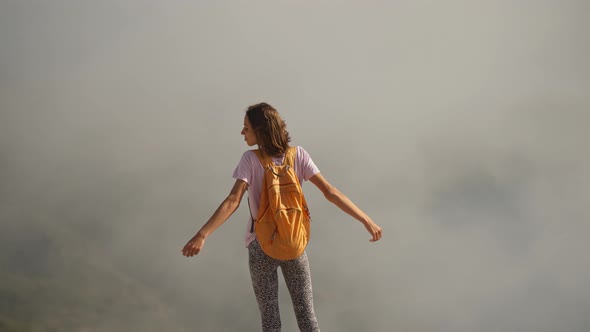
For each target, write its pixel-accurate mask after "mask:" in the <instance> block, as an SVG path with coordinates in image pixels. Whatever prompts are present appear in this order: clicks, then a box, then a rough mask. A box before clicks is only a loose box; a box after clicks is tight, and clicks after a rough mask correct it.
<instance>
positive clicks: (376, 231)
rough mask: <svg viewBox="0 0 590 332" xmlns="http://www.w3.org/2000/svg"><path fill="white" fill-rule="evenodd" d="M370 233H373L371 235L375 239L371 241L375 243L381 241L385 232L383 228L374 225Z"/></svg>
mask: <svg viewBox="0 0 590 332" xmlns="http://www.w3.org/2000/svg"><path fill="white" fill-rule="evenodd" d="M369 232H370V233H371V235H373V238H372V239H370V240H369V241H371V242H375V241H379V240H381V237H382V235H383V231H382V230H381V227H379V226H377V225H376V224H373V225H371V228H370V229H369Z"/></svg>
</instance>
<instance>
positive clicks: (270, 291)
mask: <svg viewBox="0 0 590 332" xmlns="http://www.w3.org/2000/svg"><path fill="white" fill-rule="evenodd" d="M286 127H287V126H286V124H285V122H284V121H283V120H282V119H281V117H280V116H279V113H278V112H277V111H276V110H275V109H274V108H273V107H272V106H270V105H269V104H267V103H260V104H256V105H252V106H250V107H248V110H247V111H246V116H245V117H244V128H243V129H242V133H241V134H242V135H244V140H245V141H246V144H247V145H248V146H253V145H258V147H259V149H260V150H261V152H262V153H263V154H265V155H267V156H270V157H271V158H272V160H273V162H274V163H275V164H276V165H281V164H282V163H283V160H284V156H285V151H286V150H287V148H288V147H289V142H290V137H289V133H288V132H287V130H286ZM293 166H294V167H293V168H294V170H295V173H296V174H297V177H298V179H299V182H300V183H301V182H303V181H307V180H309V181H311V183H313V184H314V185H315V186H316V187H318V189H319V190H320V191H321V192H322V193H323V194H324V196H325V197H326V199H328V200H329V201H330V202H332V203H334V204H335V205H336V206H338V207H339V208H340V209H342V210H343V211H344V212H346V213H347V214H349V215H350V216H352V217H354V218H355V219H357V220H358V221H360V222H361V223H362V224H363V225H364V226H365V228H366V229H367V231H368V232H369V234H371V239H370V241H371V242H374V241H378V240H379V239H381V234H382V231H381V227H379V226H378V225H377V224H375V223H374V222H373V220H371V218H370V217H369V216H367V215H366V214H365V213H364V212H363V211H361V209H359V208H358V207H357V206H356V205H355V204H354V203H353V202H352V201H350V199H348V198H347V197H346V196H345V195H344V194H343V193H341V192H340V191H339V190H338V189H336V188H335V187H333V186H332V185H330V183H329V182H328V181H327V180H326V179H325V178H324V177H323V176H322V175H321V174H320V171H319V169H318V168H317V167H316V165H315V164H314V162H313V161H312V159H311V157H310V156H309V154H308V153H307V152H306V151H305V150H304V149H303V148H302V147H297V153H296V157H295V163H294V165H293ZM263 176H264V169H263V167H262V164H261V163H260V161H259V159H258V157H257V156H256V154H255V153H254V151H253V150H248V151H246V152H245V153H244V154H243V155H242V158H241V159H240V162H239V163H238V165H237V166H236V169H235V170H234V173H233V178H235V179H236V182H235V184H234V186H233V188H232V190H231V192H230V193H229V196H227V198H226V199H225V200H224V201H223V202H222V203H221V205H220V206H219V208H218V209H217V210H216V211H215V213H214V214H213V216H212V217H211V218H210V219H209V220H208V221H207V222H206V223H205V225H203V227H201V229H200V230H199V231H198V232H197V234H195V236H193V237H192V238H191V239H190V240H189V241H188V243H187V244H186V245H185V246H184V248H183V249H182V253H183V255H184V256H187V257H192V256H194V255H197V254H198V253H199V252H200V251H201V249H202V248H203V245H204V244H205V240H206V239H207V237H208V236H209V235H211V233H213V232H214V231H215V230H216V229H217V227H219V226H221V224H223V223H224V222H225V221H226V220H227V219H228V218H229V217H230V216H231V215H232V213H233V212H234V211H235V210H236V209H237V208H238V206H239V205H240V202H241V200H242V196H243V195H244V192H246V190H248V191H249V195H248V199H249V205H250V208H251V211H250V212H251V216H256V215H257V213H258V208H259V203H260V193H261V189H262V188H261V187H262V179H263ZM248 219H249V220H248V225H247V231H246V239H245V242H246V247H247V248H248V257H249V267H250V276H251V278H252V286H253V287H254V294H255V295H256V300H257V302H258V307H259V309H260V315H261V318H262V331H280V329H281V319H280V315H279V300H278V288H279V286H278V274H277V269H278V267H279V266H280V267H281V271H282V273H283V277H284V278H285V283H286V285H287V288H288V289H289V293H290V294H291V300H292V302H293V308H294V310H295V316H296V318H297V324H298V325H299V329H300V330H301V331H319V326H318V322H317V319H316V317H315V313H314V310H313V297H312V288H311V278H310V273H309V262H308V260H307V254H306V253H305V251H304V252H303V254H301V256H299V257H298V258H296V259H293V260H277V259H274V258H271V257H269V256H268V255H266V254H265V253H264V251H262V249H261V248H260V244H259V243H258V241H257V240H256V233H255V232H251V224H252V218H251V217H250V218H248Z"/></svg>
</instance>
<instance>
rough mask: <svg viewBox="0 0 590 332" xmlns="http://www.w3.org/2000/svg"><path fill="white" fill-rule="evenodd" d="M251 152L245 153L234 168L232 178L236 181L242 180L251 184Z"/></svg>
mask: <svg viewBox="0 0 590 332" xmlns="http://www.w3.org/2000/svg"><path fill="white" fill-rule="evenodd" d="M251 155H252V152H251V151H246V152H244V154H243V155H242V158H240V162H238V165H237V166H236V169H235V170H234V173H233V175H232V177H233V178H234V179H237V180H243V181H245V182H246V183H248V184H251V183H252V175H253V174H252V163H251V160H250V158H251V157H252V156H251Z"/></svg>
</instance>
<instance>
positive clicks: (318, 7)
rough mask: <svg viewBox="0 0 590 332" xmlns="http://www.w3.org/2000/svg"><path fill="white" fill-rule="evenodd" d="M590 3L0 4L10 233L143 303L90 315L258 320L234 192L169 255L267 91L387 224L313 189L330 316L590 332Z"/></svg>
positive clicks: (326, 320)
mask: <svg viewBox="0 0 590 332" xmlns="http://www.w3.org/2000/svg"><path fill="white" fill-rule="evenodd" d="M589 12H590V5H589V3H588V2H587V1H582V0H580V1H569V0H565V1H563V0H562V1H545V0H543V1H531V0H527V1H517V2H515V1H503V0H501V1H465V0H452V1H446V2H440V1H391V2H384V1H365V2H363V3H362V4H361V3H360V2H353V1H316V2H295V1H282V2H278V1H248V2H241V1H236V2H230V1H201V2H190V1H168V2H162V1H125V2H120V1H93V2H92V1H64V0H57V1H17V0H14V1H10V0H8V1H6V0H4V1H2V2H1V3H0V111H1V113H0V149H1V150H0V153H1V154H0V161H1V162H0V179H1V183H2V185H1V186H0V198H1V201H0V202H1V208H0V211H1V212H0V218H1V224H0V225H1V229H0V232H1V233H2V234H3V237H4V239H3V243H4V244H3V245H2V246H3V251H4V252H5V255H11V257H17V258H16V259H17V261H16V263H14V259H13V265H11V266H17V267H18V269H20V270H23V269H24V270H27V271H29V272H31V271H32V272H31V273H33V274H42V275H46V274H47V275H53V276H57V278H58V279H59V280H62V282H63V284H64V285H66V286H67V287H68V288H69V289H73V290H74V291H75V290H77V289H79V290H80V292H84V291H83V289H91V288H93V287H99V291H98V292H104V293H109V287H108V285H109V284H110V281H109V280H110V279H105V280H101V283H99V285H100V286H96V283H95V282H96V280H95V279H92V277H91V275H92V273H91V272H88V274H89V275H90V277H88V278H89V279H88V280H81V279H79V277H77V276H78V275H80V273H86V270H84V271H82V270H83V269H87V268H88V265H86V264H89V263H88V262H93V263H92V264H94V265H92V266H98V267H99V268H101V269H105V268H107V269H109V271H110V272H109V273H110V274H109V275H111V276H117V278H118V279H117V280H125V282H126V283H129V284H141V287H142V288H141V289H144V290H149V292H150V293H149V294H147V293H146V294H145V296H147V297H149V300H148V301H149V302H150V303H152V304H153V306H152V307H149V309H146V308H145V307H142V306H141V305H138V306H125V307H123V308H119V307H117V308H116V310H115V309H113V310H111V311H106V312H104V313H103V314H101V315H100V317H99V319H98V320H97V321H95V322H86V323H85V324H86V325H85V326H84V329H82V327H80V328H79V329H78V330H80V331H82V330H85V331H151V330H153V331H160V330H162V329H163V328H164V327H165V328H166V329H167V330H169V331H258V330H259V324H260V319H259V313H258V309H257V305H256V300H255V297H254V295H253V291H252V287H251V284H250V276H249V272H248V264H247V250H246V249H245V248H244V244H243V235H244V232H245V230H246V221H247V218H248V209H247V204H246V202H245V201H244V202H243V204H241V206H240V208H239V209H238V211H237V212H236V213H235V214H234V215H233V216H232V217H231V218H230V219H229V220H228V221H227V222H226V223H225V224H224V225H223V226H222V227H220V228H219V229H218V230H217V231H216V232H215V233H214V234H213V235H212V236H211V237H210V238H208V239H207V242H206V244H205V247H204V249H203V251H202V252H201V254H199V256H197V257H193V258H186V257H183V256H182V255H181V252H180V250H181V248H182V246H183V245H184V244H185V243H186V241H187V240H188V239H189V238H190V237H191V236H192V235H194V233H195V232H196V231H197V230H198V229H199V227H200V226H201V225H202V224H203V223H204V222H206V221H207V219H208V218H209V217H210V216H211V214H212V213H213V212H214V211H215V209H216V208H217V206H218V205H219V203H220V202H221V201H222V200H223V199H224V198H225V196H226V195H227V194H228V193H229V190H230V189H231V186H232V184H233V179H232V178H231V174H232V171H233V170H234V168H235V166H236V164H237V162H238V161H239V159H240V157H241V155H242V153H243V152H244V151H245V150H246V149H247V148H248V147H247V146H246V145H245V144H244V141H243V138H242V136H240V130H241V128H242V121H243V116H244V111H245V109H246V108H247V106H248V105H251V104H254V103H258V102H261V101H266V102H268V103H270V104H272V105H273V106H275V107H276V108H277V109H278V110H279V112H280V113H281V114H282V116H283V118H284V119H285V121H286V122H287V125H288V130H289V132H290V134H291V137H292V144H294V145H301V146H303V147H305V149H306V150H307V151H308V152H309V153H310V155H311V157H312V158H313V160H314V161H315V163H316V165H317V166H318V167H319V169H320V171H321V172H322V174H323V175H324V176H325V177H326V178H327V179H328V180H329V181H330V182H331V183H332V184H334V185H335V186H336V187H338V188H339V189H340V190H341V191H343V192H344V193H345V194H347V195H348V197H349V198H351V199H352V200H353V201H354V202H355V203H357V205H359V207H361V208H362V209H363V210H364V211H365V212H366V213H367V214H369V215H370V216H371V217H372V218H373V220H374V221H375V222H376V223H378V224H379V225H380V226H382V228H383V234H384V235H383V239H382V240H381V241H379V242H377V243H370V242H369V241H368V240H369V234H368V233H367V232H366V231H365V229H364V228H363V227H362V225H361V224H360V223H358V222H357V221H356V220H354V219H353V218H351V217H349V216H348V215H346V214H344V213H343V212H341V211H340V210H338V209H337V208H336V207H335V206H333V205H331V204H330V203H329V202H328V201H326V200H325V199H324V198H323V196H322V195H321V193H320V192H319V191H318V190H317V189H316V188H315V187H314V186H313V185H312V184H311V183H305V184H304V186H303V188H304V191H305V193H306V196H307V199H308V202H309V204H310V210H311V213H312V217H313V223H312V240H311V242H310V244H309V246H308V249H307V252H308V255H309V257H310V265H311V273H312V282H313V289H314V299H315V309H316V314H317V316H318V320H319V324H320V327H321V329H322V330H323V331H417V332H430V331H432V332H440V331H445V332H446V331H449V332H451V331H452V332H461V331H465V332H467V331H480V332H488V331H489V332H492V331H503V332H504V331H535V332H544V331H546V332H553V331H569V332H577V331H580V332H582V331H588V330H590V319H589V318H588V312H590V258H588V251H589V249H590V245H589V244H588V241H587V236H588V234H590V213H589V212H588V209H587V204H588V197H590V189H589V188H590V155H589V153H588V147H587V143H588V142H589V141H590V134H589V132H588V125H589V124H590V99H589V97H588V92H589V91H590V65H589V63H588V59H589V58H590V45H589V43H588V37H587V35H588V31H590V24H589V23H588V22H589V20H588V13H589ZM40 230H48V231H43V232H41V231H40ZM48 234H49V235H48ZM48 243H51V245H52V248H56V247H57V248H59V250H58V252H59V253H68V255H73V256H72V257H76V260H74V261H71V262H70V261H68V262H65V261H64V258H63V257H70V256H68V255H62V254H56V253H55V251H51V252H47V251H45V249H46V248H47V246H48V245H49V244H48ZM52 250H54V249H52ZM68 259H70V258H68ZM81 262H86V263H84V264H81ZM10 268H11V267H8V271H10ZM3 269H4V270H5V271H6V270H7V268H6V267H5V268H3ZM281 283H282V284H281V289H280V305H281V314H282V320H283V330H284V331H295V330H297V324H296V321H295V318H294V314H293V310H292V307H291V303H290V298H289V296H288V292H287V290H286V288H285V287H284V283H283V282H282V280H281ZM130 287H131V286H130ZM144 293H145V291H144ZM119 297H121V298H124V297H129V295H128V294H117V296H113V298H112V301H113V303H116V302H117V301H119V300H120V299H119ZM154 306H155V307H157V308H159V309H158V311H157V312H154V311H153V308H154ZM2 310H4V309H2ZM45 310H52V311H51V315H53V314H54V310H55V309H50V308H46V307H40V308H38V310H36V311H35V312H36V314H35V316H33V317H29V318H30V320H32V321H34V320H36V319H41V318H42V317H45V316H46V315H49V311H47V312H45ZM58 317H59V316H58ZM83 325H84V324H83Z"/></svg>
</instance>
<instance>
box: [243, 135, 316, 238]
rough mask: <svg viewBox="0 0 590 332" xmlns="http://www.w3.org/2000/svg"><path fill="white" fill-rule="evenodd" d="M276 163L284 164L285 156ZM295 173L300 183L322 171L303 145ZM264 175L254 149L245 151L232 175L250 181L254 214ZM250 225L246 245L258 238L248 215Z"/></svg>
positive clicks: (250, 200)
mask: <svg viewBox="0 0 590 332" xmlns="http://www.w3.org/2000/svg"><path fill="white" fill-rule="evenodd" d="M272 159H273V161H274V163H275V165H282V164H283V160H284V159H285V157H284V156H283V157H280V158H272ZM293 166H294V167H293V168H294V169H295V174H297V177H298V178H299V183H300V184H302V183H303V181H302V180H304V181H307V180H309V179H310V178H311V177H312V176H314V175H316V174H317V173H319V172H320V170H319V169H318V168H317V166H316V165H315V164H314V163H313V160H311V157H310V156H309V154H308V153H307V151H305V150H304V149H303V148H302V147H300V146H298V147H297V154H296V155H295V165H293ZM263 176H264V168H263V167H262V164H261V163H260V160H258V157H257V156H256V153H254V151H253V150H248V151H246V152H244V154H243V155H242V158H241V159H240V162H239V163H238V165H237V166H236V169H235V170H234V174H233V175H232V177H233V178H234V179H238V180H243V181H246V183H248V200H249V202H250V210H251V212H252V216H256V215H257V214H258V206H259V205H260V192H261V190H262V179H263ZM247 226H248V227H247V228H246V236H245V244H246V247H247V246H248V245H249V244H250V242H252V241H253V240H254V239H255V238H256V234H255V233H250V229H251V227H252V218H251V216H248V225H247Z"/></svg>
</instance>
